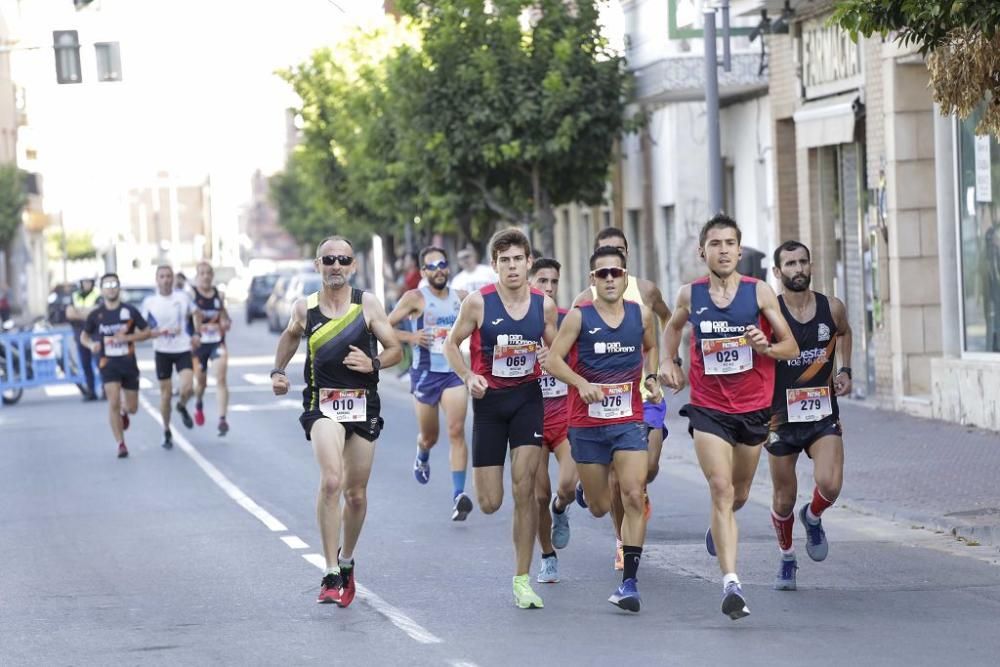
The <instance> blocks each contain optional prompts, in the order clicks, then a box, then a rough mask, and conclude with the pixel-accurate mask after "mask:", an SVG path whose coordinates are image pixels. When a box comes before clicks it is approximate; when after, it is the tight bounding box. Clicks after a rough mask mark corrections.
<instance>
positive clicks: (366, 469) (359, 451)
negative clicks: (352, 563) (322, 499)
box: [340, 434, 375, 560]
mask: <svg viewBox="0 0 1000 667" xmlns="http://www.w3.org/2000/svg"><path fill="white" fill-rule="evenodd" d="M374 460H375V443H374V442H369V441H368V440H365V439H364V438H362V437H361V436H359V435H357V434H354V435H352V436H351V437H350V438H348V439H347V442H346V443H345V445H344V518H343V521H344V544H343V547H342V548H341V550H340V557H341V558H342V559H343V560H350V559H351V558H352V557H353V556H354V548H355V547H356V546H357V544H358V536H360V535H361V527H362V526H363V525H364V523H365V515H366V514H367V513H368V479H369V477H370V476H371V472H372V462H373V461H374Z"/></svg>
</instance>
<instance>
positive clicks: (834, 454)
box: [809, 435, 844, 516]
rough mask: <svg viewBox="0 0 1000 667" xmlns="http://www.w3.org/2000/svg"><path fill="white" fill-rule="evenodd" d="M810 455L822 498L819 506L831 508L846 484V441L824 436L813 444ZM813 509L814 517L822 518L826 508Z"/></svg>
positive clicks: (836, 437) (817, 486)
mask: <svg viewBox="0 0 1000 667" xmlns="http://www.w3.org/2000/svg"><path fill="white" fill-rule="evenodd" d="M809 453H810V454H811V455H812V459H813V476H814V478H815V479H816V490H818V491H819V493H820V494H821V496H822V500H821V501H820V503H817V505H819V504H826V506H827V507H829V506H830V505H832V504H833V503H835V502H836V501H837V498H838V497H839V496H840V489H841V486H842V485H843V483H844V439H843V438H842V437H841V436H839V435H826V436H823V437H822V438H820V439H819V440H817V441H816V442H814V443H813V444H812V446H811V447H810V448H809ZM814 493H815V491H814ZM822 501H825V503H823V502H822ZM811 509H812V512H813V514H814V515H816V516H820V515H821V514H822V513H823V510H825V509H826V507H818V506H816V507H812V508H811ZM817 510H819V511H818V512H817Z"/></svg>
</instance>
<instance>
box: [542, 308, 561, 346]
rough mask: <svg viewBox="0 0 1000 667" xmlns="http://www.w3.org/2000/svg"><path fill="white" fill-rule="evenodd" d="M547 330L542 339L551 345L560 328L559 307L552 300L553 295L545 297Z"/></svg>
mask: <svg viewBox="0 0 1000 667" xmlns="http://www.w3.org/2000/svg"><path fill="white" fill-rule="evenodd" d="M544 303H545V331H543V332H542V340H544V341H545V344H546V345H548V346H550V347H551V345H552V341H554V340H555V339H556V331H558V330H559V325H558V322H559V307H558V306H557V305H556V302H555V301H553V300H552V297H549V296H547V297H545V301H544Z"/></svg>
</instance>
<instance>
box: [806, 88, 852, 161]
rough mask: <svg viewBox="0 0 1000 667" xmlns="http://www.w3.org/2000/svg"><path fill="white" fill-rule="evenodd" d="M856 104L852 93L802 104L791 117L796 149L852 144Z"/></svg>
mask: <svg viewBox="0 0 1000 667" xmlns="http://www.w3.org/2000/svg"><path fill="white" fill-rule="evenodd" d="M857 101H858V94H857V93H856V92H855V93H848V94H846V95H837V96H836V97H828V98H826V99H823V100H816V101H815V102H806V103H805V104H804V105H803V106H802V108H801V109H799V110H798V111H796V112H795V114H794V115H792V119H793V120H794V121H795V146H796V148H817V147H819V146H836V145H838V144H849V143H853V142H854V121H855V119H856V115H855V105H856V103H857Z"/></svg>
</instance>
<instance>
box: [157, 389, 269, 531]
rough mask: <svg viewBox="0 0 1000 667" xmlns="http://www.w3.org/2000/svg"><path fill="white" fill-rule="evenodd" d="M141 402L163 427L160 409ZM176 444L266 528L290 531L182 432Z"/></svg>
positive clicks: (176, 433)
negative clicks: (233, 481) (213, 463)
mask: <svg viewBox="0 0 1000 667" xmlns="http://www.w3.org/2000/svg"><path fill="white" fill-rule="evenodd" d="M139 401H140V402H141V403H142V407H143V408H144V409H145V410H146V412H148V413H149V414H150V416H151V417H152V418H153V419H154V420H155V421H156V423H157V424H160V425H161V426H162V425H163V421H162V420H161V418H160V411H159V409H158V408H154V407H153V405H152V404H151V403H150V402H149V401H147V400H146V397H145V396H142V395H140V396H139ZM174 444H176V445H177V446H178V448H179V449H180V450H181V451H182V452H184V453H185V454H187V455H188V456H190V457H191V460H192V461H194V462H195V463H196V464H197V465H198V467H199V468H201V469H202V471H203V472H204V473H205V474H206V475H208V477H209V479H211V480H212V481H213V482H215V483H216V484H217V485H218V486H219V488H221V489H222V490H223V491H225V492H226V495H227V496H229V497H230V498H232V499H233V500H235V501H236V503H237V504H238V505H239V506H240V507H242V508H243V509H245V510H246V511H247V512H250V514H252V515H253V516H254V517H256V518H257V519H258V520H259V521H260V522H261V523H263V524H264V525H265V526H267V528H268V529H269V530H272V531H274V532H276V533H280V532H284V531H286V530H288V528H286V527H285V524H283V523H281V522H280V521H278V520H277V519H276V518H274V516H272V515H271V513H270V512H268V511H267V510H265V509H264V508H263V507H261V506H260V505H258V504H257V503H255V502H254V501H253V500H252V499H251V498H250V496H248V495H247V494H245V493H243V491H241V490H240V487H238V486H236V485H235V484H233V483H232V482H230V481H229V478H227V477H226V476H225V475H223V474H222V472H220V471H219V469H218V468H216V467H215V466H214V465H212V464H211V463H209V461H208V460H207V459H206V458H205V457H204V456H202V455H201V452H199V451H198V450H197V449H195V448H194V446H193V445H192V444H191V443H190V442H188V439H187V438H185V437H184V435H183V434H182V433H181V432H180V431H175V432H174Z"/></svg>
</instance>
